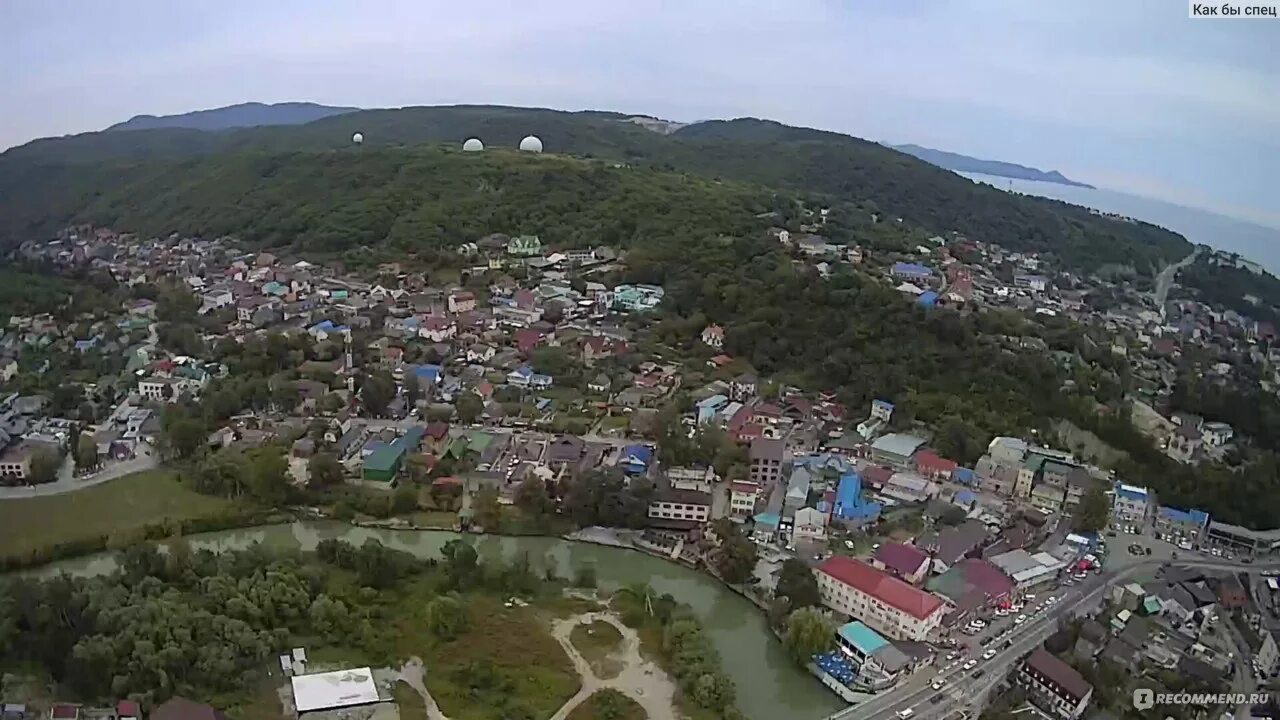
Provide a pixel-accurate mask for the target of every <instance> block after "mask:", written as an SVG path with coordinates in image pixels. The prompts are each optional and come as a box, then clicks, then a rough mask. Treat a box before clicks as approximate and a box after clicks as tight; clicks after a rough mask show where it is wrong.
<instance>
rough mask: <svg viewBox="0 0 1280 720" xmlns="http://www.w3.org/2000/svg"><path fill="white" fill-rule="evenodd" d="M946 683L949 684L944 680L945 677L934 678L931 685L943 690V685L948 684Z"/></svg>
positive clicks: (935, 688)
mask: <svg viewBox="0 0 1280 720" xmlns="http://www.w3.org/2000/svg"><path fill="white" fill-rule="evenodd" d="M946 684H947V681H946V680H944V679H943V678H938V679H937V680H934V681H933V683H932V684H931V685H930V686H929V687H932V688H933V689H934V690H941V689H942V688H943V687H945V686H946Z"/></svg>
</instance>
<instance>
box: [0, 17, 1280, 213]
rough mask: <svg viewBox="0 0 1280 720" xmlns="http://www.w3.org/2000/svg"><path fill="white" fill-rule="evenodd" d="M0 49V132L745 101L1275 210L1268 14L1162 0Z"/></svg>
mask: <svg viewBox="0 0 1280 720" xmlns="http://www.w3.org/2000/svg"><path fill="white" fill-rule="evenodd" d="M0 62H3V65H4V67H7V68H9V70H8V71H6V72H5V73H3V74H0V148H7V147H10V146H13V145H17V144H21V143H24V142H26V141H28V140H31V139H33V138H37V137H47V136H54V135H62V134H68V133H77V132H86V131H91V130H97V129H101V128H103V127H105V126H107V125H110V124H112V123H115V122H119V121H122V120H125V119H128V118H129V117H132V116H133V115H137V114H144V113H145V114H153V115H162V114H171V113H180V112H185V111H189V110H196V109H203V108H210V107H218V106H222V105H229V104H233V103H239V102H246V101H260V102H281V101H289V100H308V101H314V102H320V103H326V104H333V105H355V106H360V107H400V106H406V105H440V104H453V103H496V104H507V105H525V106H539V107H553V108H560V109H566V110H579V109H602V110H616V111H620V112H635V113H637V114H641V113H643V114H648V115H656V116H660V117H664V118H667V119H672V120H680V121H694V120H700V119H709V118H728V117H740V116H752V117H763V118H770V119H775V120H779V121H782V122H786V123H789V124H794V125H805V126H810V127H818V128H823V129H829V130H835V131H839V132H845V133H848V134H851V135H856V136H859V137H864V138H867V139H871V140H879V141H885V142H892V143H907V142H911V143H917V144H920V145H926V146H929V147H935V148H940V149H945V150H949V151H952V152H959V153H964V154H967V155H973V156H976V157H981V158H987V159H997V160H1005V161H1009V162H1017V163H1020V164H1024V165H1031V166H1035V167H1040V168H1042V169H1057V170H1060V171H1062V172H1063V173H1064V174H1066V175H1067V176H1068V177H1071V178H1074V179H1078V180H1082V181H1085V182H1089V183H1092V184H1095V185H1098V186H1101V187H1106V188H1110V189H1115V190H1122V191H1126V192H1131V193H1135V194H1138V195H1143V196H1147V197H1153V198H1157V199H1160V200H1165V201H1169V202H1174V203H1179V204H1184V205H1188V206H1193V207H1198V208H1203V209H1208V210H1212V211H1215V212H1219V213H1222V214H1225V215H1229V216H1232V217H1236V218H1240V219H1245V220H1250V221H1253V222H1257V223H1261V224H1265V225H1268V226H1272V227H1280V132H1277V130H1278V129H1280V21H1277V20H1274V19H1272V20H1264V19H1251V20H1244V19H1240V20H1225V19H1223V20H1211V19H1194V20H1193V19H1190V18H1189V17H1188V7H1187V5H1186V4H1185V3H1183V2H1180V1H1179V0H1120V1H1118V2H1117V1H1116V0H1100V1H1095V0H1047V1H1044V2H1027V1H1026V0H786V2H777V1H776V0H773V1H764V2H756V1H755V0H733V1H732V2H730V1H727V0H726V1H723V2H721V1H717V0H694V1H693V2H690V1H689V0H677V1H668V0H648V1H647V2H601V1H600V0H573V1H565V2H557V1H555V0H548V1H547V2H542V3H515V2H497V1H491V0H471V1H470V2H465V3H459V2H449V3H440V2H433V1H429V0H417V1H409V2H384V1H381V0H362V1H361V2H345V3H344V2H326V1H325V0H272V1H271V2H262V1H261V0H252V1H243V0H219V1H218V2H212V3H191V2H179V3H174V2H171V0H116V1H115V2H111V3H104V2H100V1H98V0H60V1H59V2H39V1H38V0H2V1H0Z"/></svg>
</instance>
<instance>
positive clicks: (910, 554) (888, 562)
mask: <svg viewBox="0 0 1280 720" xmlns="http://www.w3.org/2000/svg"><path fill="white" fill-rule="evenodd" d="M871 564H872V565H873V566H875V568H876V569H878V570H886V571H888V572H890V573H892V574H893V575H894V576H896V577H899V578H902V579H903V580H906V581H907V582H909V583H911V584H913V585H915V584H918V583H919V582H920V581H921V580H923V579H924V576H925V575H926V574H928V572H929V553H927V552H925V551H924V550H921V549H920V548H918V547H916V546H915V545H904V544H902V543H891V542H890V543H885V544H883V545H881V546H880V549H879V550H877V551H876V554H875V557H873V558H872V559H871Z"/></svg>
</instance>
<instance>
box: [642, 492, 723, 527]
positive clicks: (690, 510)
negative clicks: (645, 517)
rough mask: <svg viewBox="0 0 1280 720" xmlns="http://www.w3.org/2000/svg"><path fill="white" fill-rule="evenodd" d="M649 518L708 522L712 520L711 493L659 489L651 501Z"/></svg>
mask: <svg viewBox="0 0 1280 720" xmlns="http://www.w3.org/2000/svg"><path fill="white" fill-rule="evenodd" d="M649 518H650V519H652V520H688V521H691V522H695V523H706V522H708V521H710V520H711V495H710V493H704V492H698V491H697V490H676V489H673V488H667V489H661V490H658V491H656V492H655V493H654V495H653V499H652V500H651V501H649Z"/></svg>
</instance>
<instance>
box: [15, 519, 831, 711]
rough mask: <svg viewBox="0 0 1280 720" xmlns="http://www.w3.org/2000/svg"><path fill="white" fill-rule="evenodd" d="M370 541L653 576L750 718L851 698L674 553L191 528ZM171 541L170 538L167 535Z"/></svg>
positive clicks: (297, 543) (279, 540) (278, 543)
mask: <svg viewBox="0 0 1280 720" xmlns="http://www.w3.org/2000/svg"><path fill="white" fill-rule="evenodd" d="M331 538H332V539H339V540H345V541H347V542H349V543H352V544H356V545H359V544H362V543H364V542H365V541H366V540H369V539H374V540H377V541H379V542H381V543H382V544H384V545H386V546H387V547H390V548H394V549H397V550H403V551H405V552H408V553H411V554H413V555H415V556H417V557H423V558H433V559H434V558H439V557H440V550H441V548H443V547H444V545H445V543H447V542H449V541H450V540H454V539H458V538H462V539H463V540H464V541H465V542H467V543H468V544H471V545H473V546H474V547H475V548H476V551H477V553H478V554H480V555H481V556H482V557H493V558H502V559H505V560H510V559H512V558H515V557H520V556H524V557H527V558H528V559H529V561H530V562H531V563H533V564H534V565H536V566H538V567H540V568H545V569H553V570H555V572H556V573H557V574H559V575H561V576H562V577H572V576H573V574H574V572H575V571H576V570H577V569H578V568H580V567H582V566H584V565H585V566H591V567H592V568H594V570H595V574H596V578H597V582H598V584H599V585H600V587H601V588H602V589H604V590H616V589H618V588H621V587H625V586H627V585H632V584H636V583H647V584H649V585H650V586H651V587H652V588H653V589H654V591H656V592H658V593H660V594H670V595H671V596H672V597H674V598H676V599H677V600H678V601H680V602H681V603H684V604H686V605H688V606H689V607H690V608H691V609H692V611H693V613H694V614H695V616H697V618H698V620H699V621H700V622H701V623H702V624H703V626H704V628H705V629H706V632H707V636H708V638H709V639H710V640H711V642H712V644H713V645H714V646H715V648H716V650H717V651H718V652H719V653H720V656H721V658H723V664H724V669H725V671H726V672H727V673H728V674H729V676H730V677H731V678H732V679H733V680H734V684H735V685H736V687H737V692H738V706H739V707H740V708H741V709H742V711H743V713H744V715H745V716H746V717H747V718H750V720H776V719H777V718H780V717H799V718H820V717H825V716H827V715H829V714H830V713H832V712H834V711H835V710H837V709H841V708H843V707H844V704H843V703H841V702H840V701H839V700H838V699H837V698H835V697H834V696H833V695H831V693H830V691H829V690H827V689H826V688H824V687H823V686H822V685H821V684H820V683H818V682H815V680H814V678H813V677H812V676H810V675H809V674H808V673H806V672H804V670H802V669H800V668H797V667H796V666H795V664H794V663H793V662H792V661H791V659H790V658H789V657H788V656H787V653H786V652H785V650H784V649H783V648H782V646H781V644H780V643H778V641H777V640H776V639H775V638H774V636H773V634H772V633H771V632H770V631H769V628H768V623H767V622H766V620H765V618H764V615H763V614H762V613H760V612H759V611H758V610H757V609H756V607H755V606H754V605H753V604H752V603H751V602H749V601H748V600H747V599H746V598H744V597H742V596H741V595H739V594H737V593H736V592H733V591H731V590H730V589H729V588H727V587H726V586H724V585H723V584H722V583H720V581H718V580H716V579H714V578H712V577H710V576H708V575H707V574H705V573H702V572H699V571H697V570H693V569H691V568H688V567H686V566H684V565H681V564H677V563H674V562H671V561H670V560H668V559H664V558H660V557H656V556H653V555H649V554H646V553H643V552H639V551H636V550H633V549H628V548H623V547H618V546H614V545H607V544H602V543H598V542H585V541H575V540H565V539H563V538H551V537H539V536H525V537H506V536H494V535H470V534H459V533H456V532H452V531H446V530H392V529H386V528H368V527H356V526H353V525H350V524H347V523H342V522H338V521H301V522H292V523H285V524H275V525H265V526H256V527H252V528H242V529H235V530H221V531H217V532H209V533H198V534H193V535H189V536H186V538H185V540H186V541H187V543H188V544H189V545H190V546H191V547H192V548H193V549H209V550H213V551H221V550H228V549H241V548H245V547H248V546H249V545H252V544H254V543H261V544H263V545H265V546H268V547H273V548H284V549H296V550H314V549H315V548H316V546H317V545H318V544H319V543H320V541H322V540H326V539H331ZM163 542H164V541H161V543H162V544H163ZM116 567H117V564H116V560H115V556H114V554H113V553H97V554H94V555H90V556H86V557H80V558H75V559H69V560H62V561H58V562H54V563H51V564H48V565H46V566H43V567H40V568H35V569H31V570H27V571H25V572H24V573H23V574H25V575H30V576H35V577H40V576H49V575H53V574H57V573H62V572H65V573H68V574H73V575H96V574H103V573H107V572H111V571H112V570H114V569H115V568H116Z"/></svg>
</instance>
